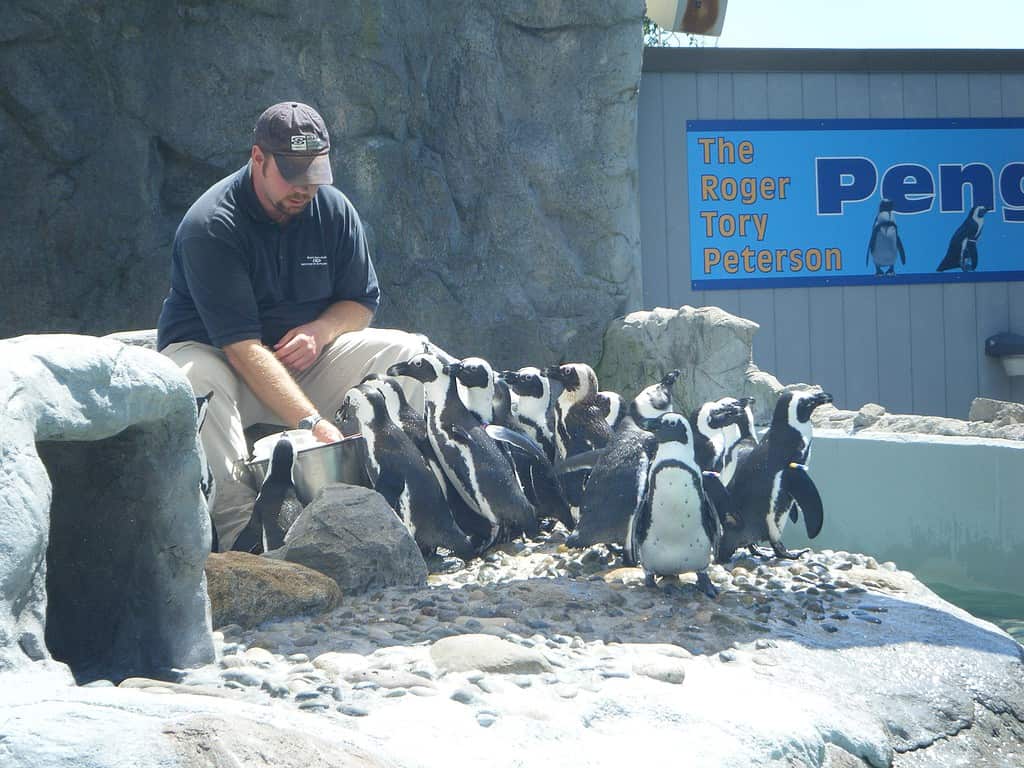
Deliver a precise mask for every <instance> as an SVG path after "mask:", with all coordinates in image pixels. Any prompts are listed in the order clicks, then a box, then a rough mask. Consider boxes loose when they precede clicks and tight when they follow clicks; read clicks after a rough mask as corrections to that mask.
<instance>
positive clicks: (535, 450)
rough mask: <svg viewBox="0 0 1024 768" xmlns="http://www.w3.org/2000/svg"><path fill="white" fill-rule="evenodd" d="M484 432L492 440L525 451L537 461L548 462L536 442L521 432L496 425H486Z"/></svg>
mask: <svg viewBox="0 0 1024 768" xmlns="http://www.w3.org/2000/svg"><path fill="white" fill-rule="evenodd" d="M484 432H486V433H487V434H488V435H490V436H491V438H492V439H494V440H497V441H499V442H502V443H508V444H509V445H514V446H515V447H516V448H518V449H520V450H522V451H526V452H527V453H529V454H531V455H532V456H533V457H534V458H536V459H537V460H538V461H545V462H546V461H547V460H548V457H547V456H546V455H545V454H544V449H543V448H541V447H540V445H538V444H537V441H536V440H534V439H533V438H531V437H527V436H526V435H524V434H523V433H522V432H516V431H515V430H514V429H509V428H508V427H502V426H499V425H497V424H488V425H487V426H486V427H484Z"/></svg>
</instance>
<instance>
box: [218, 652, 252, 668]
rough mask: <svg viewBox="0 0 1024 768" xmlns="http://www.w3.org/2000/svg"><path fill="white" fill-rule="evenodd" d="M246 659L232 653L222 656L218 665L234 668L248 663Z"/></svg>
mask: <svg viewBox="0 0 1024 768" xmlns="http://www.w3.org/2000/svg"><path fill="white" fill-rule="evenodd" d="M248 663H249V662H248V660H247V659H246V658H245V657H244V656H239V655H238V654H237V653H233V654H231V655H230V656H223V657H221V660H220V665H221V666H222V667H224V669H236V668H238V667H244V666H247V665H248Z"/></svg>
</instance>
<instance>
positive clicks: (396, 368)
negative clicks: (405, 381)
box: [387, 361, 409, 376]
mask: <svg viewBox="0 0 1024 768" xmlns="http://www.w3.org/2000/svg"><path fill="white" fill-rule="evenodd" d="M387 374H388V376H408V375H409V363H408V361H406V362H404V363H395V364H394V365H392V366H391V367H390V368H388V370H387Z"/></svg>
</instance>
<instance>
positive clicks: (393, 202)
mask: <svg viewBox="0 0 1024 768" xmlns="http://www.w3.org/2000/svg"><path fill="white" fill-rule="evenodd" d="M643 10H644V4H643V3H642V2H641V1H640V0H612V2H594V1H593V0H583V1H582V2H573V3H537V2H534V0H512V2H503V3H491V2H483V1H482V0H399V2H394V3H363V2H353V0H343V1H342V2H335V0H312V2H306V3H302V4H301V6H296V5H294V4H293V3H288V2H284V0H261V1H260V2H241V3H207V2H188V3H162V2H142V3H127V4H126V3H121V4H104V5H100V6H96V5H91V4H82V3H76V2H68V1H67V0H58V1H57V2H53V3H47V4H46V5H45V7H44V6H40V5H39V4H31V3H14V4H13V6H12V7H10V8H5V14H4V24H3V31H2V32H0V41H2V42H3V45H0V104H2V106H3V108H2V109H0V135H3V136H4V145H5V151H4V152H3V153H0V173H2V175H3V177H4V178H10V179H17V180H18V184H17V185H14V186H10V187H8V188H5V189H2V190H0V206H2V208H3V210H4V211H5V214H6V215H5V226H4V234H3V243H4V248H3V249H2V253H3V256H4V265H5V270H6V271H5V277H4V280H3V282H2V283H0V306H3V307H4V308H5V311H4V312H3V313H2V314H0V336H10V335H15V334H19V333H28V332H38V331H41V330H60V331H76V332H82V331H85V332H89V333H105V332H108V331H112V330H115V329H123V328H147V327H152V326H153V325H154V324H155V321H156V317H157V315H158V313H159V310H160V302H161V301H162V299H163V297H164V296H165V295H166V293H167V289H168V274H169V264H170V244H171V240H172V238H173V235H174V230H175V228H176V227H177V225H178V223H179V221H180V220H181V217H182V215H183V214H184V213H185V211H186V210H187V209H188V207H189V205H190V204H191V203H192V202H193V201H194V200H195V199H196V198H197V197H198V196H199V194H200V193H202V191H203V190H204V189H205V188H206V187H207V186H209V185H210V184H211V183H213V182H215V181H217V180H218V179H220V178H223V177H224V176H226V175H227V174H229V173H231V172H233V171H234V170H236V169H237V168H239V167H241V166H242V165H243V163H244V162H245V161H246V158H247V156H248V152H249V147H250V137H251V131H252V126H253V124H254V123H255V121H256V118H257V116H258V115H259V114H260V112H261V111H262V110H263V109H264V108H265V107H266V106H268V105H269V104H271V103H273V102H275V101H278V100H281V99H287V98H295V99H298V100H302V101H307V102H309V103H311V104H314V105H315V106H317V107H318V108H319V109H320V111H321V112H322V114H323V115H324V118H325V120H326V122H327V124H328V127H329V129H330V131H331V138H332V145H333V151H332V160H333V165H334V178H335V185H336V186H337V187H339V188H340V189H341V190H342V191H343V192H345V194H346V195H348V196H349V197H350V199H351V200H352V201H353V203H354V204H355V205H356V207H357V208H358V210H359V212H360V214H361V215H362V217H363V220H364V222H365V224H366V228H367V231H368V235H369V240H370V246H371V251H372V253H373V255H374V259H375V263H376V266H377V271H378V274H379V277H380V282H381V286H382V288H383V291H384V300H383V304H382V307H381V310H380V314H379V317H378V324H379V325H382V326H397V327H402V328H406V329H409V330H414V331H419V332H423V333H427V334H429V335H430V336H431V338H433V339H435V340H436V341H437V342H438V343H440V344H442V345H443V346H444V347H446V348H447V349H450V350H451V351H452V352H453V353H455V354H458V355H459V356H464V355H469V354H481V355H484V356H486V357H489V358H493V360H494V362H495V363H496V365H498V366H501V367H509V366H513V365H514V366H516V367H518V366H519V365H524V364H526V363H527V361H529V362H535V363H540V364H550V363H554V362H557V361H558V360H559V359H568V357H570V356H571V357H573V358H576V359H585V360H588V359H595V358H596V357H597V354H598V352H599V350H600V343H601V337H600V333H601V329H600V327H599V326H595V325H594V324H593V323H590V322H584V321H583V319H584V318H594V317H597V318H608V317H614V316H616V315H619V314H622V313H623V312H626V311H628V310H630V309H632V308H635V307H636V306H638V305H639V303H640V274H639V250H640V249H639V245H640V243H639V214H638V209H637V168H638V164H637V154H636V119H637V93H638V85H639V80H640V67H641V57H642V26H641V19H642V15H643ZM27 295H30V296H32V297H33V301H31V302H26V301H23V300H22V299H23V297H24V296H27Z"/></svg>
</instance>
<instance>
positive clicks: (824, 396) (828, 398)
mask: <svg viewBox="0 0 1024 768" xmlns="http://www.w3.org/2000/svg"><path fill="white" fill-rule="evenodd" d="M811 402H812V403H814V407H815V408H817V407H818V406H819V405H825V404H826V403H831V402H832V395H830V394H829V393H828V392H819V393H818V394H816V395H815V396H814V397H812V398H811Z"/></svg>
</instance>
